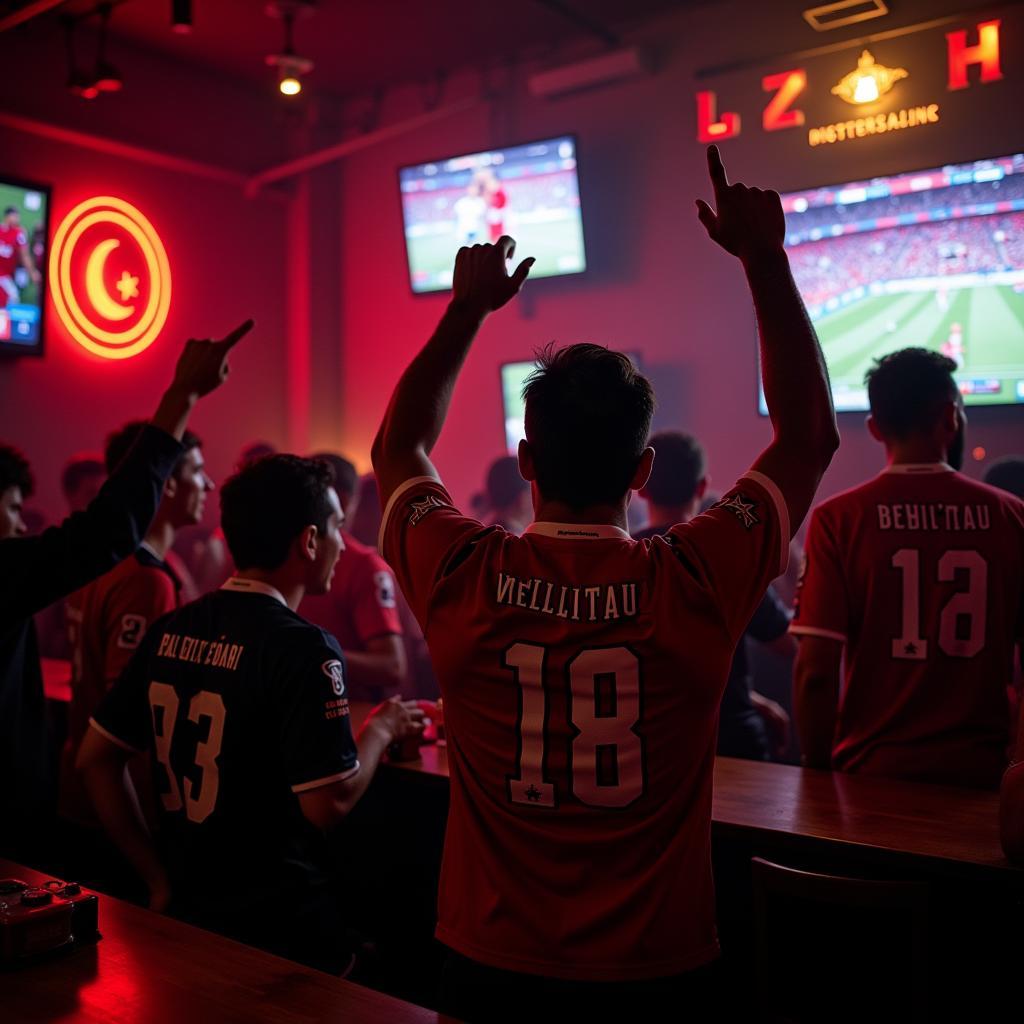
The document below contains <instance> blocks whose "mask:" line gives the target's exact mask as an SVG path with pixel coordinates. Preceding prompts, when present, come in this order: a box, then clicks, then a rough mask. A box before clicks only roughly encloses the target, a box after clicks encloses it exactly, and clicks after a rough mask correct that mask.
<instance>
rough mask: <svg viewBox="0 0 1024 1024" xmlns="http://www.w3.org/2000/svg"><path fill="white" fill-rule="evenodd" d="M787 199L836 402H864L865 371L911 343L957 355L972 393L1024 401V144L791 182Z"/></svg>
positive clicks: (973, 401)
mask: <svg viewBox="0 0 1024 1024" xmlns="http://www.w3.org/2000/svg"><path fill="white" fill-rule="evenodd" d="M782 205H783V209H784V210H785V213H786V248H787V250H788V252H789V260H790V264H791V266H792V268H793V276H794V277H795V279H796V283H797V286H798V287H799V289H800V293H801V295H802V296H803V299H804V302H805V303H806V305H807V311H808V313H809V314H810V316H811V319H812V320H813V322H814V325H815V327H816V329H817V331H818V337H819V338H820V339H821V346H822V351H823V352H824V354H825V361H826V362H827V363H828V368H829V374H830V376H831V379H832V392H833V396H834V399H835V405H836V408H837V409H838V410H850V411H853V410H858V411H859V410H865V409H867V407H868V401H867V391H866V389H865V387H864V372H865V371H866V370H867V369H868V368H869V367H870V366H871V364H872V361H873V360H874V359H875V358H877V357H879V356H882V355H885V354H886V353H888V352H893V351H895V350H896V349H900V348H905V347H906V346H908V345H920V346H924V347H926V348H931V349H934V350H936V351H939V352H943V353H945V354H946V355H948V356H949V357H950V358H951V359H953V360H955V362H956V364H957V369H956V371H955V374H954V375H955V377H956V379H957V383H958V384H959V386H960V390H961V392H962V394H963V396H964V401H965V403H966V404H967V405H1005V404H1013V403H1018V402H1024V154H1021V153H1017V154H1014V155H1011V156H1003V157H995V158H992V159H986V160H975V161H972V162H970V163H962V164H949V165H948V166H946V167H936V168H932V169H929V170H923V171H908V172H905V173H900V174H894V175H891V176H890V177H886V178H872V179H871V180H869V181H856V182H848V183H846V184H841V185H829V186H825V187H822V188H817V189H811V190H808V191H803V192H791V193H788V194H786V195H783V197H782ZM760 407H761V411H762V412H766V411H767V410H766V408H765V405H764V395H763V394H762V395H761V396H760Z"/></svg>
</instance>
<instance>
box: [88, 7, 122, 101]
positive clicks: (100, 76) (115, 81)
mask: <svg viewBox="0 0 1024 1024" xmlns="http://www.w3.org/2000/svg"><path fill="white" fill-rule="evenodd" d="M97 10H98V11H99V15H100V42H99V49H98V50H97V52H96V75H95V85H96V88H97V89H99V91H100V92H120V91H121V89H122V88H123V86H124V80H123V79H122V78H121V72H120V71H118V70H117V68H115V67H114V65H113V64H111V63H110V62H109V61H108V60H107V27H108V26H109V24H110V14H111V12H112V10H113V5H112V4H109V3H104V4H100V6H99V7H98V8H97Z"/></svg>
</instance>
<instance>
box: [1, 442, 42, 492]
mask: <svg viewBox="0 0 1024 1024" xmlns="http://www.w3.org/2000/svg"><path fill="white" fill-rule="evenodd" d="M8 487H17V488H19V489H20V490H21V495H22V497H23V498H28V497H29V496H31V494H32V492H33V491H34V490H35V489H36V482H35V479H34V478H33V476H32V467H31V466H29V464H28V459H26V458H25V456H24V455H22V453H21V452H20V451H18V449H17V448H15V447H14V446H13V445H9V444H0V494H3V492H4V491H6V490H7V488H8Z"/></svg>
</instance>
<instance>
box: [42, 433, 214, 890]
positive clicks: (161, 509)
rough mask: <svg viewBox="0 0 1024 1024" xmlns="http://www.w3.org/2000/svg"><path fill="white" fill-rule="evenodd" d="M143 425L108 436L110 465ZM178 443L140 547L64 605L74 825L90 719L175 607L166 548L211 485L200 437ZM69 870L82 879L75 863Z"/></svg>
mask: <svg viewBox="0 0 1024 1024" xmlns="http://www.w3.org/2000/svg"><path fill="white" fill-rule="evenodd" d="M144 426H145V425H144V424H142V423H127V424H125V426H123V427H122V428H121V429H120V430H117V431H115V432H114V433H113V434H111V436H110V437H109V438H108V439H107V448H106V453H105V461H106V465H107V471H108V472H113V471H114V470H115V469H116V468H117V466H118V465H119V464H120V462H121V460H122V459H123V458H124V457H125V455H126V454H127V453H128V451H129V449H130V448H131V446H132V445H133V444H134V443H135V441H136V439H137V438H138V437H139V435H140V434H141V433H142V430H143V428H144ZM181 444H182V448H183V449H184V450H183V451H182V454H181V456H180V457H179V458H178V461H177V462H176V463H175V465H174V469H173V470H172V471H171V475H170V477H168V479H167V482H166V483H165V484H164V490H163V496H162V498H161V500H160V505H159V506H158V508H157V510H156V515H155V516H154V517H153V522H152V523H151V524H150V526H149V529H148V530H147V531H146V536H145V538H144V539H143V541H142V543H141V544H140V545H139V548H138V550H137V551H136V552H135V554H134V555H133V556H132V557H131V558H126V559H125V560H124V561H123V562H122V563H121V564H120V565H119V566H118V567H117V568H116V569H113V570H112V571H111V572H108V573H107V574H106V575H105V576H101V577H100V578H99V579H98V580H94V581H93V582H92V583H90V584H89V585H88V586H87V587H84V588H83V589H82V590H80V591H79V592H78V594H77V601H76V605H77V607H76V608H71V609H69V612H70V618H69V622H68V625H69V636H70V638H71V645H72V658H71V706H70V708H69V712H68V737H67V741H66V742H65V744H64V749H63V751H62V752H61V770H60V799H59V805H58V806H59V811H60V815H61V817H63V818H65V819H67V820H68V821H70V822H74V823H76V824H79V825H86V826H92V825H96V824H97V822H96V816H95V814H94V813H93V810H92V806H91V804H90V802H89V798H88V796H87V795H86V793H85V791H84V790H83V788H82V784H81V781H80V779H79V778H78V775H77V773H76V772H75V768H74V766H75V759H76V758H77V756H78V748H79V746H80V745H81V743H82V737H83V736H85V733H86V730H87V729H88V728H89V719H90V718H91V717H92V715H93V713H94V712H95V710H96V708H97V707H98V706H99V704H100V701H101V700H102V699H103V697H104V695H105V694H106V693H107V691H108V690H109V689H110V687H111V686H113V685H114V681H115V680H116V679H117V677H118V676H119V675H120V674H121V672H122V671H123V670H124V667H125V665H127V664H128V660H129V659H130V658H131V656H132V655H133V654H134V653H135V651H136V650H137V649H138V647H139V644H140V643H141V642H142V638H143V637H144V636H145V635H146V630H147V629H149V627H150V626H151V625H152V624H153V623H154V622H155V621H156V620H157V619H159V618H160V617H161V616H162V615H166V614H167V613H168V612H170V611H173V610H174V609H175V608H178V607H180V606H181V604H182V595H181V576H180V573H179V572H178V571H176V566H175V563H174V560H173V559H174V556H173V553H172V552H171V548H172V546H173V544H174V539H175V536H176V535H177V532H178V530H180V529H181V528H182V527H184V526H191V525H194V524H196V523H198V522H201V520H202V518H203V509H204V507H205V504H206V495H207V493H208V492H209V491H211V490H212V489H213V481H212V480H211V479H210V478H209V476H207V474H206V471H205V466H204V462H203V453H202V442H201V441H200V440H199V438H198V437H197V436H196V435H195V434H193V433H192V432H191V431H186V432H185V435H184V437H182V440H181ZM79 839H80V843H78V844H76V845H82V844H85V843H88V842H89V837H88V835H81V834H79ZM95 867H97V868H98V867H100V865H96V866H95ZM75 875H76V877H77V878H79V879H80V880H82V881H85V880H87V876H86V875H85V874H84V873H83V870H82V869H81V868H80V869H79V870H78V871H77V872H76V873H75Z"/></svg>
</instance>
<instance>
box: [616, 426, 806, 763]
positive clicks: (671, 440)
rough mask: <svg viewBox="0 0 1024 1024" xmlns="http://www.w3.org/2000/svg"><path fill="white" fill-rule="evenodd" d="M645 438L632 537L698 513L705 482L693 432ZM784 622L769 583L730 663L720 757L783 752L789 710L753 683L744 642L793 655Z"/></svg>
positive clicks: (759, 756)
mask: <svg viewBox="0 0 1024 1024" xmlns="http://www.w3.org/2000/svg"><path fill="white" fill-rule="evenodd" d="M649 443H650V446H651V447H652V448H653V449H654V454H655V459H654V465H653V467H652V468H651V475H650V478H649V479H648V481H647V484H646V485H645V486H644V487H643V488H642V489H641V491H640V497H641V498H644V499H645V500H646V501H647V505H648V509H649V515H650V521H651V525H650V526H648V527H647V528H646V529H644V530H640V531H639V532H637V533H635V534H634V535H633V536H635V537H636V538H637V540H642V539H644V538H645V537H656V536H658V535H660V534H664V533H668V531H669V530H670V529H671V528H672V527H673V526H674V525H675V524H676V523H688V522H689V521H690V520H691V519H692V518H693V517H694V516H695V515H697V512H698V511H699V509H700V507H701V505H702V500H703V498H704V495H705V493H706V492H707V486H708V477H707V458H706V456H705V454H704V449H703V447H702V446H701V443H700V442H699V441H698V440H697V439H696V438H695V437H691V436H690V435H689V434H683V433H681V432H680V431H677V430H663V431H661V432H660V433H657V434H652V435H651V439H650V442H649ZM712 507H713V506H712ZM788 628H789V615H788V613H787V612H786V609H785V607H784V606H783V604H782V602H781V601H780V600H779V598H778V597H777V595H776V594H775V591H774V590H773V589H772V587H770V586H769V587H768V589H767V591H766V592H765V595H764V597H763V598H761V603H760V604H759V605H758V606H757V610H756V611H755V612H754V616H753V618H752V619H751V620H750V622H749V623H748V624H747V628H746V632H745V633H744V634H743V637H742V638H741V639H740V642H739V643H738V644H737V645H736V653H735V654H734V655H733V659H732V665H731V666H730V667H729V679H728V681H727V682H726V684H725V693H723V694H722V706H721V708H720V709H719V715H718V746H717V753H718V754H719V756H720V757H745V758H748V759H750V760H752V761H767V760H768V759H769V757H770V756H772V755H776V756H778V755H781V754H782V753H784V752H785V749H786V747H787V746H788V744H789V715H788V714H786V711H785V709H784V708H783V707H782V706H781V705H780V704H779V703H777V702H776V701H774V700H771V699H769V698H768V697H765V696H764V695H763V694H761V693H758V692H757V690H755V689H754V687H753V680H752V676H751V668H750V657H749V655H748V653H747V644H748V641H749V639H751V638H752V639H754V640H758V641H760V642H761V643H763V644H767V645H768V646H769V647H770V649H771V650H772V651H773V652H775V653H776V654H778V655H780V656H782V657H792V656H793V655H794V654H795V653H796V642H795V641H794V640H793V638H792V637H790V636H789V635H788V634H787V632H786V631H787V630H788Z"/></svg>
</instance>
